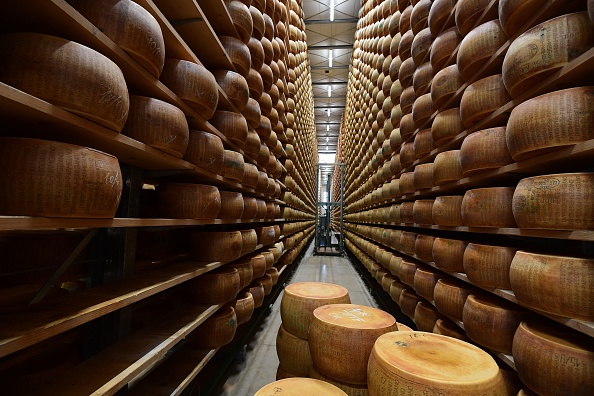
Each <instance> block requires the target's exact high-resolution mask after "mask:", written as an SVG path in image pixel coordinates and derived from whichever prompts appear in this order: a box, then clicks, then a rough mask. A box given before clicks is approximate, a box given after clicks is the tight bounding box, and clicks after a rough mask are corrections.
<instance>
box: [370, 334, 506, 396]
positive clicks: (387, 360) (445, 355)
mask: <svg viewBox="0 0 594 396" xmlns="http://www.w3.org/2000/svg"><path fill="white" fill-rule="evenodd" d="M368 372H369V375H368V378H369V380H368V386H369V395H370V396H379V395H399V394H403V393H405V392H410V393H411V394H419V395H422V394H423V393H426V394H435V395H439V394H444V395H454V396H462V395H498V396H502V395H505V394H506V389H505V384H504V382H503V377H502V376H501V373H500V372H499V367H498V366H497V363H495V361H494V360H493V358H492V357H491V356H489V354H488V353H487V352H485V351H483V350H481V349H479V348H478V347H476V346H474V345H471V344H468V343H466V342H464V341H460V340H457V339H455V338H450V337H446V336H442V335H438V334H432V333H424V332H417V331H397V332H393V333H389V334H385V335H383V336H381V337H380V338H378V340H377V341H376V343H375V345H374V347H373V351H372V353H371V356H370V359H369V369H368Z"/></svg>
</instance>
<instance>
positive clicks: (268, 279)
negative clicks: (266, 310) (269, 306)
mask: <svg viewBox="0 0 594 396" xmlns="http://www.w3.org/2000/svg"><path fill="white" fill-rule="evenodd" d="M256 280H257V281H258V282H260V283H261V284H262V286H263V287H264V295H265V296H267V295H269V294H270V293H272V286H274V285H273V284H272V276H270V275H268V274H266V273H265V274H264V276H262V277H260V278H258V279H256Z"/></svg>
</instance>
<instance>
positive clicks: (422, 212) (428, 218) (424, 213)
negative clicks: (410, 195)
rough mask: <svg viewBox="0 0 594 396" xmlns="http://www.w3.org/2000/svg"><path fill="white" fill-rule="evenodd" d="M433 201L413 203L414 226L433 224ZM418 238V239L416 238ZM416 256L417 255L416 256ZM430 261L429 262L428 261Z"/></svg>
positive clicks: (425, 200) (420, 200)
mask: <svg viewBox="0 0 594 396" xmlns="http://www.w3.org/2000/svg"><path fill="white" fill-rule="evenodd" d="M432 209H433V200H432V199H419V200H416V201H415V202H414V203H413V220H414V222H415V223H416V224H424V225H430V224H433V215H432ZM417 238H418V237H417ZM417 255H418V254H417ZM429 261H431V260H429Z"/></svg>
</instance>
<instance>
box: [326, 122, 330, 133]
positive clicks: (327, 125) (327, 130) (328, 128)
mask: <svg viewBox="0 0 594 396" xmlns="http://www.w3.org/2000/svg"><path fill="white" fill-rule="evenodd" d="M329 131H330V125H329V124H326V132H329Z"/></svg>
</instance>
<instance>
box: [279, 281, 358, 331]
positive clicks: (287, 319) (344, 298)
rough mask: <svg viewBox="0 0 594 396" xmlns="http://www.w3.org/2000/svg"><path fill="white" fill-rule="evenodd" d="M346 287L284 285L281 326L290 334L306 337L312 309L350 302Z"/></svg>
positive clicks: (312, 283)
mask: <svg viewBox="0 0 594 396" xmlns="http://www.w3.org/2000/svg"><path fill="white" fill-rule="evenodd" d="M350 302H351V300H350V297H349V292H348V290H347V289H346V288H344V287H342V286H339V285H334V284H331V283H322V282H300V283H292V284H290V285H287V287H285V291H284V293H283V297H282V300H281V318H282V321H283V326H284V327H285V329H286V330H287V331H288V332H290V333H291V334H293V335H295V336H297V337H299V338H303V339H308V337H309V335H308V334H309V326H310V324H311V321H312V319H313V311H314V309H316V308H318V307H320V306H322V305H328V304H348V303H350Z"/></svg>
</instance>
